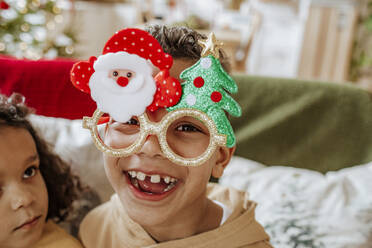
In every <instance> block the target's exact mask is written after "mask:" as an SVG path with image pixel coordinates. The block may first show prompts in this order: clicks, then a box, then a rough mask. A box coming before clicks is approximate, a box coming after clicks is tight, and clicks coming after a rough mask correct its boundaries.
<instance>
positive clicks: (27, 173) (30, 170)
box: [23, 166, 38, 179]
mask: <svg viewBox="0 0 372 248" xmlns="http://www.w3.org/2000/svg"><path fill="white" fill-rule="evenodd" d="M37 170H38V168H37V167H36V166H30V167H28V168H27V169H26V170H25V172H24V173H23V178H24V179H27V178H30V177H33V176H35V175H36V173H37Z"/></svg>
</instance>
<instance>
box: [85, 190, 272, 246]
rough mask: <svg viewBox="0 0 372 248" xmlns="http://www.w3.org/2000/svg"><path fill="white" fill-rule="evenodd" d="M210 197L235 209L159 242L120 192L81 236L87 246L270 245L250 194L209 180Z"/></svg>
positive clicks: (89, 218) (88, 222) (93, 214)
mask: <svg viewBox="0 0 372 248" xmlns="http://www.w3.org/2000/svg"><path fill="white" fill-rule="evenodd" d="M207 195H208V198H210V199H212V200H217V201H219V202H222V203H223V204H225V205H226V206H227V207H228V208H230V209H233V213H232V214H231V215H230V216H229V218H228V219H227V220H226V222H225V223H224V224H223V225H221V226H220V227H218V228H216V229H214V230H211V231H208V232H204V233H201V234H197V235H194V236H191V237H187V238H184V239H177V240H172V241H167V242H162V243H156V242H155V241H154V240H153V239H152V238H151V237H150V236H149V234H147V232H146V231H145V230H144V229H143V228H142V227H141V226H140V225H139V224H137V223H135V222H134V221H132V220H131V219H130V218H129V217H128V215H127V214H126V212H125V210H124V209H123V206H122V205H121V202H120V200H119V198H118V196H117V195H116V194H115V195H113V196H112V197H111V200H110V201H109V202H107V203H105V204H103V205H101V206H99V207H97V208H96V209H94V210H93V211H91V212H90V213H89V214H88V215H87V216H86V217H85V219H84V220H83V222H82V224H81V226H80V238H81V240H82V243H83V245H84V246H85V247H86V248H103V247H105V248H111V247H112V248H136V247H145V248H178V247H182V248H184V247H195V248H202V247H203V248H208V247H211V248H235V247H236V248H237V247H239V248H240V247H242V248H243V247H246V248H269V247H272V246H271V245H270V243H269V236H268V235H267V234H266V233H265V231H264V229H263V228H262V226H261V225H260V224H259V223H258V222H257V221H256V220H255V215H254V210H255V207H256V204H255V203H254V202H251V201H249V200H248V197H247V194H246V193H244V192H240V191H237V190H234V189H229V188H225V187H223V186H220V185H217V184H209V185H208V189H207Z"/></svg>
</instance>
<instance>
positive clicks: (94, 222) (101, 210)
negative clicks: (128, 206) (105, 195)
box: [79, 194, 122, 247]
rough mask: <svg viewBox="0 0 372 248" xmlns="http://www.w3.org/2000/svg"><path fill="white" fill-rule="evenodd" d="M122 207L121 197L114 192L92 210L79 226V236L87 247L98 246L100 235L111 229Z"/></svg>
mask: <svg viewBox="0 0 372 248" xmlns="http://www.w3.org/2000/svg"><path fill="white" fill-rule="evenodd" d="M121 209H122V207H121V203H120V200H119V197H118V196H117V195H116V194H114V195H113V196H112V197H111V199H110V200H109V201H107V202H105V203H103V204H101V205H99V206H98V207H96V208H94V209H93V210H91V211H90V212H89V213H88V214H87V215H86V216H85V217H84V219H83V221H82V222H81V224H80V227H79V238H80V240H81V241H82V243H83V244H84V245H85V246H86V247H96V245H97V242H98V240H101V237H100V236H102V235H104V233H105V232H107V231H109V230H111V229H110V227H111V226H112V224H113V223H115V222H116V221H117V220H118V218H119V215H120V211H121ZM89 244H94V246H93V245H89ZM97 247H99V246H97Z"/></svg>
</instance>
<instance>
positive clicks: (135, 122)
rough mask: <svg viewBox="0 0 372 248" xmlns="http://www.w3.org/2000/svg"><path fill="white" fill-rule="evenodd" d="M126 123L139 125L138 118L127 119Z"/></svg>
mask: <svg viewBox="0 0 372 248" xmlns="http://www.w3.org/2000/svg"><path fill="white" fill-rule="evenodd" d="M125 124H128V125H139V123H138V120H136V119H134V118H131V119H130V120H129V121H127V122H126V123H125Z"/></svg>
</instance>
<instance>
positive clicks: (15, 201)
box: [10, 185, 34, 210]
mask: <svg viewBox="0 0 372 248" xmlns="http://www.w3.org/2000/svg"><path fill="white" fill-rule="evenodd" d="M12 187H13V188H12V190H11V192H10V198H11V208H12V209H13V210H17V209H19V208H22V207H24V208H25V207H28V206H30V205H31V204H32V202H33V201H34V197H33V196H32V193H31V192H30V191H29V189H28V188H27V186H23V185H15V186H12Z"/></svg>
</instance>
